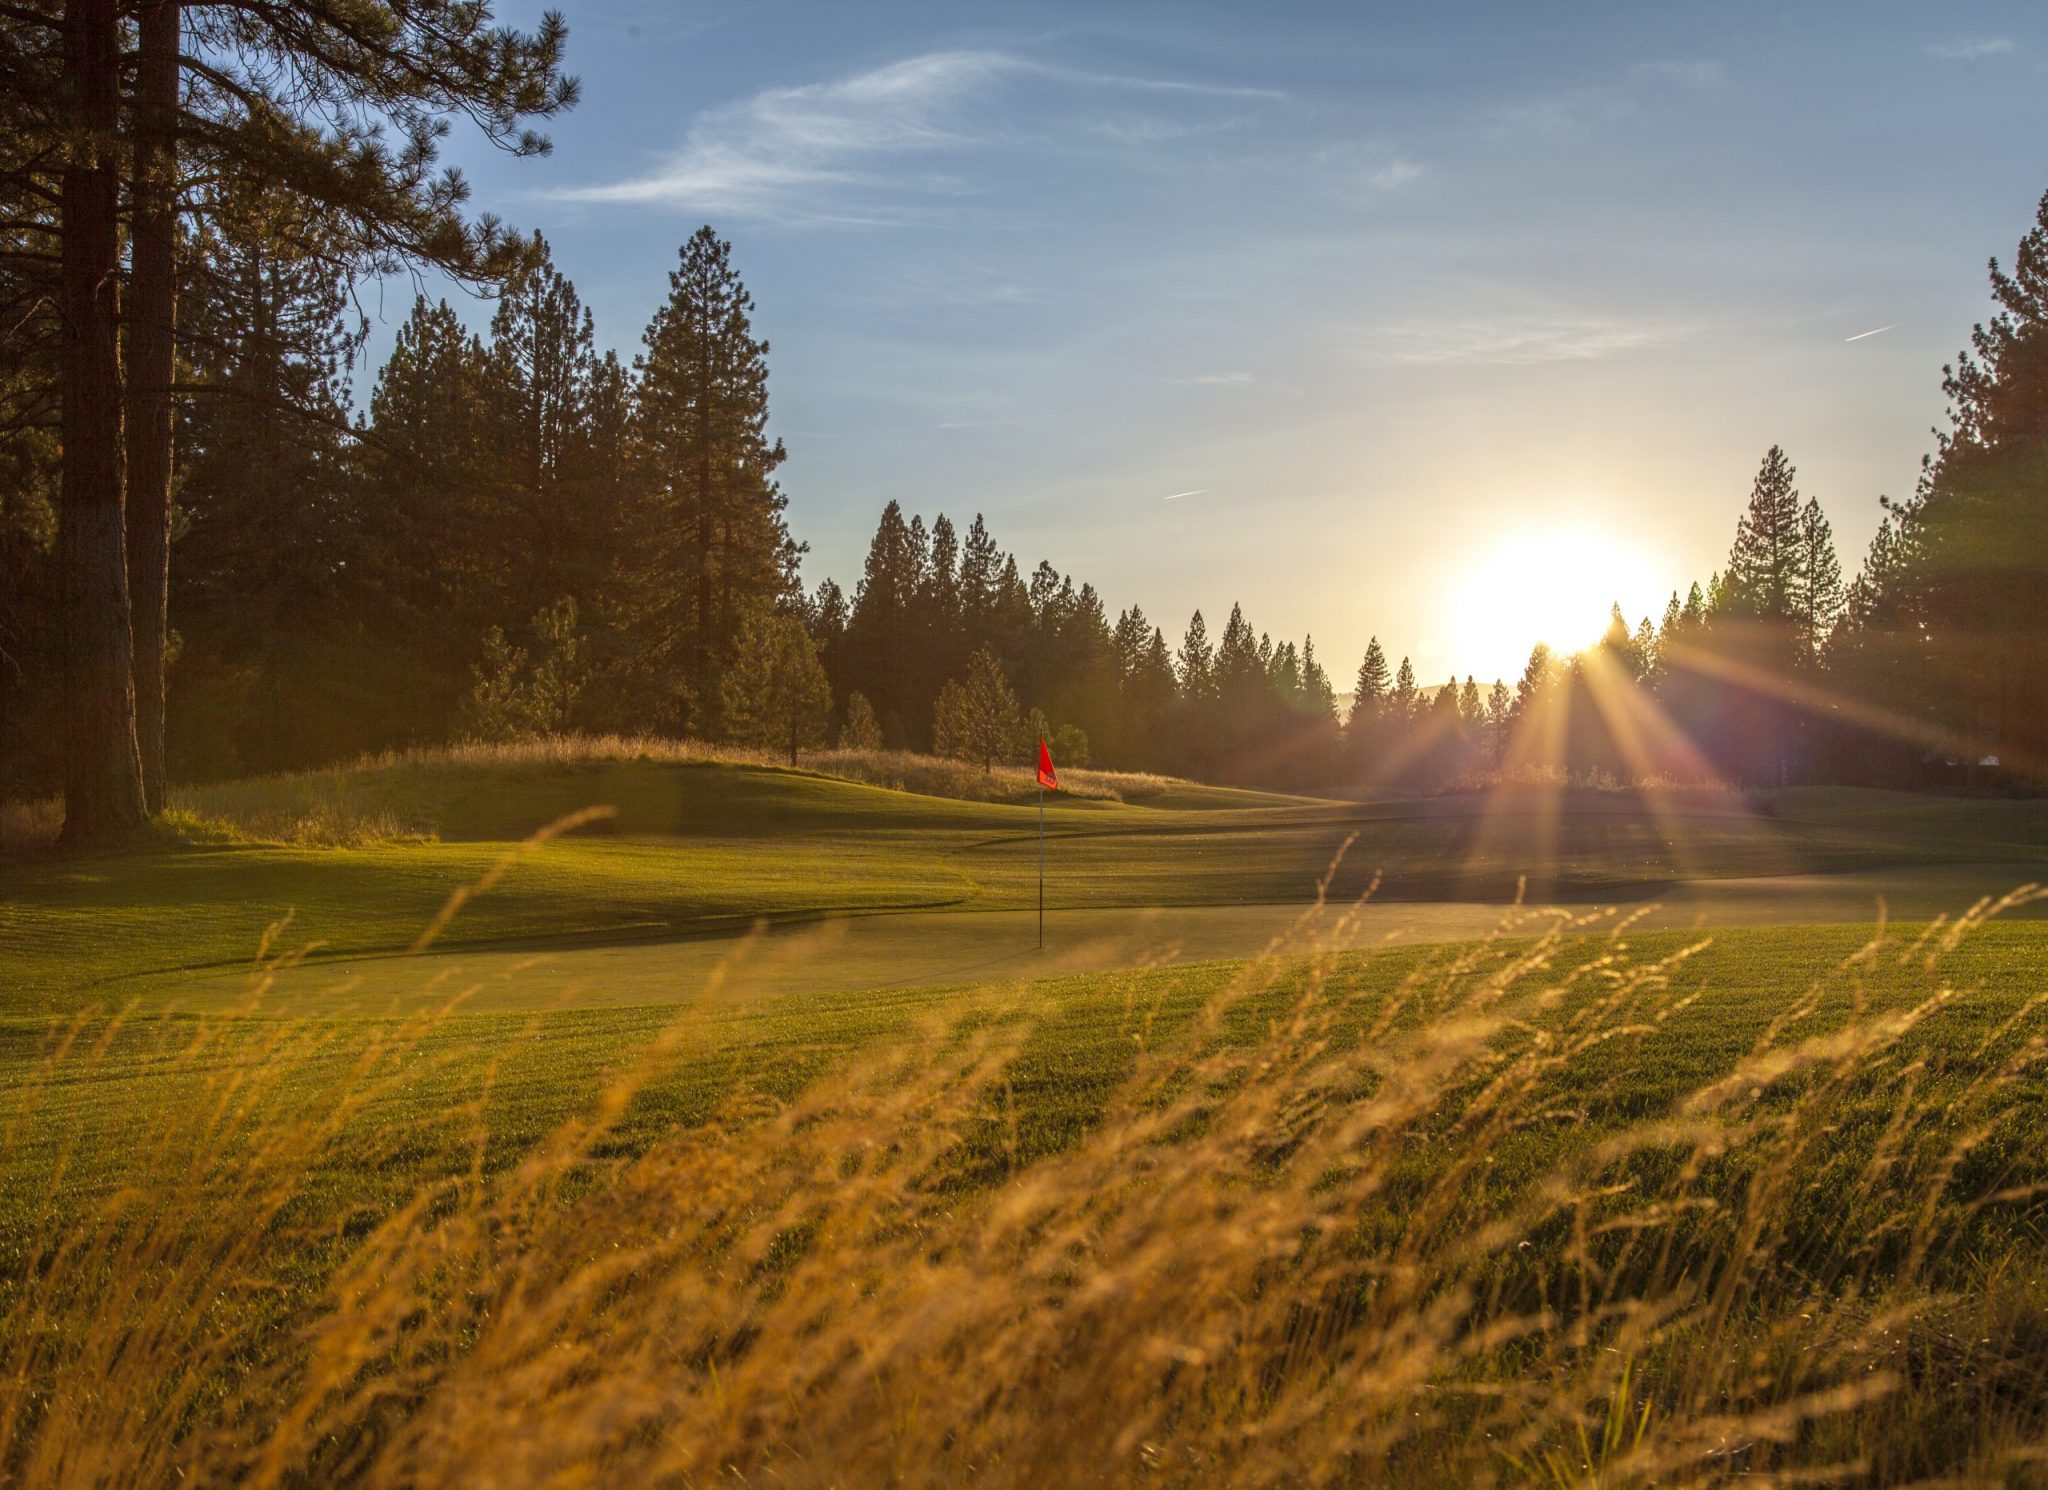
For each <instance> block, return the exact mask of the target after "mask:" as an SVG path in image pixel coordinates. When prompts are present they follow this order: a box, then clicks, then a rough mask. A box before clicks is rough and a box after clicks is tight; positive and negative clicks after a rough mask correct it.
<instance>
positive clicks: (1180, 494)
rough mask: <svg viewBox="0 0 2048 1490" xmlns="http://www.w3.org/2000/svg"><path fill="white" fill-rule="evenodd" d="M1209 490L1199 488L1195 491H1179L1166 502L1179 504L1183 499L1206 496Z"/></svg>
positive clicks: (1203, 487) (1204, 487)
mask: <svg viewBox="0 0 2048 1490" xmlns="http://www.w3.org/2000/svg"><path fill="white" fill-rule="evenodd" d="M1208 490H1209V488H1208V487H1206V486H1198V487H1196V488H1195V489H1194V490H1193V491H1177V492H1175V493H1174V494H1173V495H1172V496H1170V497H1168V498H1167V499H1166V500H1167V501H1169V502H1178V501H1179V500H1180V499H1181V498H1182V497H1199V496H1202V495H1204V494H1206V493H1207V492H1208Z"/></svg>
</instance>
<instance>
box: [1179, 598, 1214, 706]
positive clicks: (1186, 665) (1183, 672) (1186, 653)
mask: <svg viewBox="0 0 2048 1490" xmlns="http://www.w3.org/2000/svg"><path fill="white" fill-rule="evenodd" d="M1180 693H1181V697H1182V698H1183V699H1184V700H1186V701H1187V702H1188V703H1189V704H1192V705H1201V704H1206V703H1208V702H1210V701H1211V700H1212V699H1214V698H1215V696H1216V652H1215V649H1214V648H1213V647H1211V646H1210V645H1209V628H1208V626H1207V625H1206V624H1205V623H1204V622H1203V620H1202V613H1201V612H1200V611H1196V612H1195V613H1194V615H1193V616H1192V617H1190V618H1189V620H1188V629H1187V632H1186V634H1185V635H1183V636H1182V638H1181V643H1180Z"/></svg>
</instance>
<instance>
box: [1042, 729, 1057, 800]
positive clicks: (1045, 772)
mask: <svg viewBox="0 0 2048 1490" xmlns="http://www.w3.org/2000/svg"><path fill="white" fill-rule="evenodd" d="M1038 784H1039V785H1040V786H1049V787H1051V788H1052V789H1053V790H1054V791H1058V790H1059V789H1060V778H1059V773H1058V772H1056V771H1054V770H1053V768H1052V752H1051V751H1050V750H1047V749H1046V748H1045V736H1044V735H1040V736H1039V737H1038Z"/></svg>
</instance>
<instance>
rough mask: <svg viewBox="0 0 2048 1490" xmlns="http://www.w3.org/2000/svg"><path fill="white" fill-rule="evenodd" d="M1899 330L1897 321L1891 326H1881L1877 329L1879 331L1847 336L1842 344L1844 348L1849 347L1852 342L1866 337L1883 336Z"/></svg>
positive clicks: (1860, 332) (1861, 332)
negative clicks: (1888, 332)
mask: <svg viewBox="0 0 2048 1490" xmlns="http://www.w3.org/2000/svg"><path fill="white" fill-rule="evenodd" d="M1898 329H1899V323H1898V322H1897V321H1894V322H1892V323H1891V325H1889V326H1880V327H1878V328H1877V330H1875V331H1859V332H1857V333H1856V334H1855V335H1854V336H1845V337H1843V338H1842V344H1843V345H1844V346H1847V345H1848V344H1849V343H1850V342H1852V341H1861V340H1863V338H1864V337H1866V336H1882V335H1884V333H1885V332H1887V331H1896V330H1898Z"/></svg>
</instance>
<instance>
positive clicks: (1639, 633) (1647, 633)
mask: <svg viewBox="0 0 2048 1490" xmlns="http://www.w3.org/2000/svg"><path fill="white" fill-rule="evenodd" d="M1631 646H1632V648H1633V651H1634V653H1635V664H1636V681H1637V682H1638V683H1642V684H1645V685H1654V684H1655V683H1656V681H1657V670H1658V664H1657V628H1656V627H1654V626H1652V625H1651V624H1650V618H1649V617H1648V616H1644V617H1643V618H1642V620H1640V621H1638V622H1636V634H1635V639H1634V641H1633V642H1632V643H1631Z"/></svg>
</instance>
